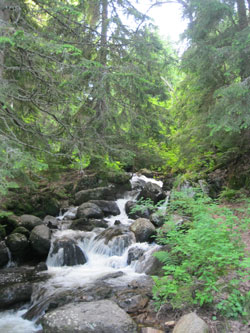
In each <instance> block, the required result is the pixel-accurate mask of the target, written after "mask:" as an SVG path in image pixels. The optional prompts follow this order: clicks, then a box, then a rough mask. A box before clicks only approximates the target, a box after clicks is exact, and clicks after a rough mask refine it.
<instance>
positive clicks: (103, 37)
mask: <svg viewBox="0 0 250 333" xmlns="http://www.w3.org/2000/svg"><path fill="white" fill-rule="evenodd" d="M107 33H108V0H102V31H101V50H100V63H101V64H102V65H105V64H106V62H107V38H108V37H107Z"/></svg>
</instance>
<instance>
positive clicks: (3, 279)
mask: <svg viewBox="0 0 250 333" xmlns="http://www.w3.org/2000/svg"><path fill="white" fill-rule="evenodd" d="M47 278H48V275H47V274H45V273H38V272H37V271H36V269H35V268H33V267H29V268H26V267H16V268H4V269H1V270H0V309H8V308H10V307H13V306H15V305H17V304H19V303H24V302H29V301H30V298H31V294H32V289H33V288H32V284H33V283H36V282H40V281H43V280H45V279H47Z"/></svg>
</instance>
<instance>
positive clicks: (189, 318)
mask: <svg viewBox="0 0 250 333" xmlns="http://www.w3.org/2000/svg"><path fill="white" fill-rule="evenodd" d="M208 332H209V328H208V326H207V324H206V323H205V322H204V320H202V319H201V318H200V317H198V316H197V314H196V313H194V312H192V313H189V314H186V315H185V316H182V317H181V319H180V320H179V321H178V322H177V324H176V325H175V328H174V330H173V333H208Z"/></svg>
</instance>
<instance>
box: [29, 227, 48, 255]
mask: <svg viewBox="0 0 250 333" xmlns="http://www.w3.org/2000/svg"><path fill="white" fill-rule="evenodd" d="M50 238H51V231H50V229H49V228H48V227H46V225H38V226H36V227H35V228H34V229H33V230H32V232H31V234H30V242H31V246H32V248H33V249H34V250H35V251H36V252H37V253H38V254H39V255H41V256H47V255H48V253H49V249H50Z"/></svg>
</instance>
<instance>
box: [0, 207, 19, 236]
mask: <svg viewBox="0 0 250 333" xmlns="http://www.w3.org/2000/svg"><path fill="white" fill-rule="evenodd" d="M6 213H8V212H6ZM0 226H4V228H5V231H6V235H9V234H10V233H12V231H13V230H14V229H15V228H17V227H18V217H17V216H15V215H14V214H13V215H8V214H6V216H1V217H0Z"/></svg>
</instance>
